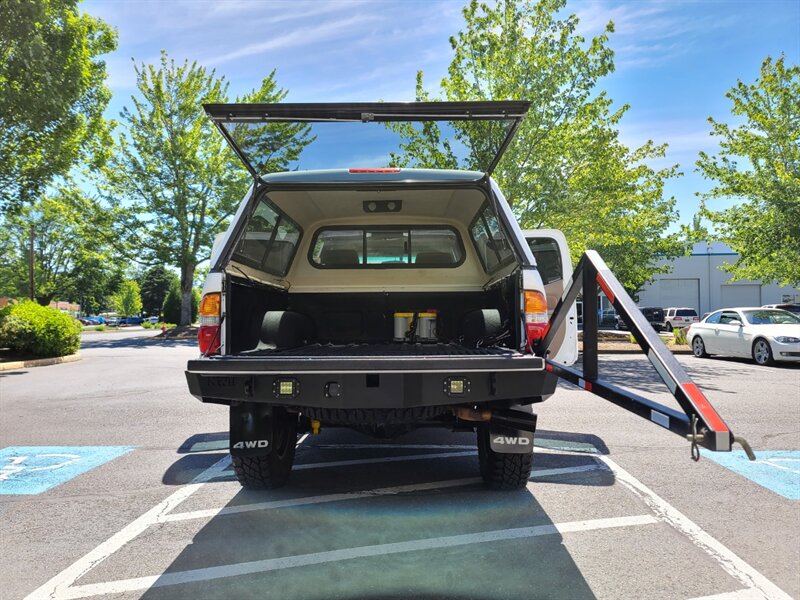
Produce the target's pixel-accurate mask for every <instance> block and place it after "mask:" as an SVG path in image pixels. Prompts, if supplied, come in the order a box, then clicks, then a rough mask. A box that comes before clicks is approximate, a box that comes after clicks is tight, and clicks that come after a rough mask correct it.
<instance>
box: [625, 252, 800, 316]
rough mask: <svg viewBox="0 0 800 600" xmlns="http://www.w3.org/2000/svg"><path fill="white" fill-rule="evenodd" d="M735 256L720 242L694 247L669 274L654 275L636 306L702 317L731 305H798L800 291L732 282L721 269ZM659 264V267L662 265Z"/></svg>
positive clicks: (676, 261) (761, 284)
mask: <svg viewBox="0 0 800 600" xmlns="http://www.w3.org/2000/svg"><path fill="white" fill-rule="evenodd" d="M736 258H737V254H736V253H735V252H733V251H732V250H731V249H730V248H729V247H728V246H726V245H725V244H723V243H721V242H711V243H708V244H707V243H700V244H695V245H694V247H693V248H692V253H691V255H689V256H681V257H678V258H676V259H674V260H673V261H672V262H671V265H672V272H670V273H664V274H660V275H656V276H655V278H654V280H653V281H652V282H650V283H649V284H647V285H646V286H645V287H644V289H643V290H642V291H641V292H640V293H639V302H638V304H639V306H660V307H662V308H666V307H668V306H685V307H689V308H694V309H695V310H696V311H697V312H698V314H700V315H703V314H705V313H707V312H711V311H714V310H717V309H720V308H726V307H731V306H762V305H764V304H778V303H784V302H800V289H798V288H794V287H789V286H784V287H781V286H779V285H776V284H773V283H762V282H758V281H748V280H740V281H732V280H731V277H730V275H729V274H728V273H727V272H725V271H723V270H722V266H723V265H725V264H732V263H734V262H736ZM667 262H668V261H663V262H662V263H661V264H666V263H667Z"/></svg>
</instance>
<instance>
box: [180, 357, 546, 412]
mask: <svg viewBox="0 0 800 600" xmlns="http://www.w3.org/2000/svg"><path fill="white" fill-rule="evenodd" d="M453 379H459V380H462V386H461V387H462V388H463V392H462V393H453V392H452V391H451V389H450V385H449V382H450V381H451V380H453ZM557 379H558V378H557V377H556V376H555V375H553V374H551V373H548V372H546V371H545V370H544V361H543V360H542V359H541V358H539V357H536V356H529V355H521V354H515V355H513V356H470V357H438V356H437V357H425V358H419V357H407V358H398V357H347V358H342V357H339V358H319V357H314V358H305V359H303V358H300V357H281V358H278V357H274V358H270V359H268V360H267V359H263V358H241V357H214V358H200V359H197V360H191V361H189V363H188V366H187V370H186V380H187V382H188V384H189V391H190V392H191V393H192V395H194V396H195V397H197V398H198V399H200V400H202V401H203V402H216V403H223V404H229V403H230V402H231V401H241V402H260V403H267V404H274V405H280V406H297V407H318V408H410V407H415V406H442V405H453V404H474V403H485V402H494V401H505V400H522V402H521V403H526V402H532V401H538V400H539V397H540V396H546V395H549V394H552V393H553V392H554V391H555V387H556V382H557ZM286 380H292V381H293V382H294V385H293V386H292V387H293V391H292V394H291V395H281V394H280V393H279V392H280V387H279V382H280V381H286Z"/></svg>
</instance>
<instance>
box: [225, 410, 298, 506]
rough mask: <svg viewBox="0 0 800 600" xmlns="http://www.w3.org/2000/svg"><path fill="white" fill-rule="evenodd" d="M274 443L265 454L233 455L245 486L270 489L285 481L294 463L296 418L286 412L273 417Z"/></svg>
mask: <svg viewBox="0 0 800 600" xmlns="http://www.w3.org/2000/svg"><path fill="white" fill-rule="evenodd" d="M271 425H272V427H273V434H272V439H273V445H272V449H271V450H270V452H269V453H268V454H266V455H257V456H233V457H232V460H231V462H232V463H233V472H234V473H236V479H238V480H239V483H240V484H242V487H245V488H248V489H251V490H269V489H274V488H279V487H281V486H283V485H285V484H286V482H287V481H288V480H289V475H290V474H291V472H292V465H293V464H294V451H295V446H296V443H297V417H296V416H295V415H291V414H289V415H286V414H285V413H284V414H283V415H281V416H280V417H279V418H277V419H271Z"/></svg>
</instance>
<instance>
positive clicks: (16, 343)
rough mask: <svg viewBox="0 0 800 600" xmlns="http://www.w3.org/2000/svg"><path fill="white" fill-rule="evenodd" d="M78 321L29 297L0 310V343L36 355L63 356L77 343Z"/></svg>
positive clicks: (76, 347)
mask: <svg viewBox="0 0 800 600" xmlns="http://www.w3.org/2000/svg"><path fill="white" fill-rule="evenodd" d="M81 329H83V328H82V327H81V324H80V322H79V321H78V320H77V319H75V318H74V317H71V316H70V315H67V314H64V313H62V312H59V311H57V310H56V309H54V308H49V307H47V306H41V305H39V304H37V303H36V302H33V301H31V300H25V301H24V302H20V303H18V304H12V305H10V306H7V307H5V308H4V309H2V310H0V346H2V347H4V348H10V349H11V350H13V351H15V352H24V353H30V354H35V355H36V356H65V355H67V354H73V353H74V352H76V351H77V350H78V348H79V347H80V345H81Z"/></svg>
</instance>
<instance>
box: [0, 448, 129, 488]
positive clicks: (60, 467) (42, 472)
mask: <svg viewBox="0 0 800 600" xmlns="http://www.w3.org/2000/svg"><path fill="white" fill-rule="evenodd" d="M131 450H133V447H132V446H11V447H8V448H0V494H41V493H42V492H44V491H47V490H49V489H50V488H53V487H55V486H57V485H61V484H62V483H65V482H67V481H69V480H70V479H72V478H73V477H77V476H78V475H81V474H83V473H86V472H87V471H89V470H91V469H94V468H95V467H99V466H100V465H102V464H104V463H107V462H108V461H110V460H113V459H115V458H117V457H118V456H122V455H123V454H125V453H127V452H130V451H131Z"/></svg>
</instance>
